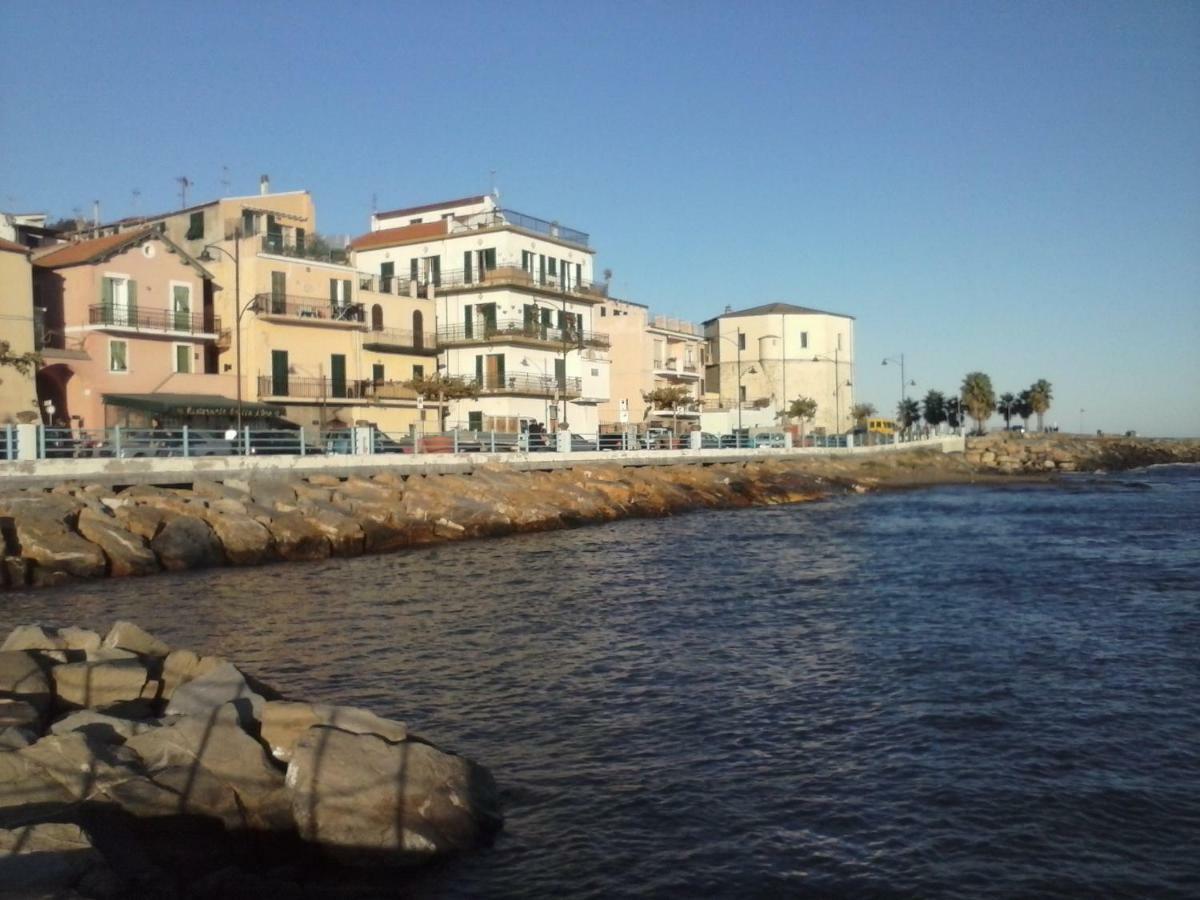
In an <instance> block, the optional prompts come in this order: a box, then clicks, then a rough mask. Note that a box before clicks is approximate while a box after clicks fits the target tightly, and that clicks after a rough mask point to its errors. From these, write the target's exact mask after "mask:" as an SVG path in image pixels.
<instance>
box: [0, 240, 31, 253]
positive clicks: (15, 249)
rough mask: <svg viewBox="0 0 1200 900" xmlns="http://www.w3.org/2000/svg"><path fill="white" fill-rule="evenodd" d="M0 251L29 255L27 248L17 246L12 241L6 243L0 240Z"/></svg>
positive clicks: (22, 245) (21, 245) (20, 245)
mask: <svg viewBox="0 0 1200 900" xmlns="http://www.w3.org/2000/svg"><path fill="white" fill-rule="evenodd" d="M0 250H7V251H8V252H9V253H24V254H26V255H29V248H28V247H26V246H25V245H24V244H17V243H14V242H12V241H6V240H4V238H0Z"/></svg>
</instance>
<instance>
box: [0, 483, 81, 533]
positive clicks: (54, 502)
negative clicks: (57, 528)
mask: <svg viewBox="0 0 1200 900" xmlns="http://www.w3.org/2000/svg"><path fill="white" fill-rule="evenodd" d="M83 505H84V504H83V501H82V500H77V499H75V498H74V497H69V496H65V495H62V494H47V493H44V492H42V491H28V492H24V493H20V494H3V495H0V517H4V518H12V519H22V518H39V519H49V520H51V521H54V522H57V523H58V524H59V525H62V526H63V527H68V526H71V525H74V524H75V517H76V516H77V515H79V510H80V509H82V508H83Z"/></svg>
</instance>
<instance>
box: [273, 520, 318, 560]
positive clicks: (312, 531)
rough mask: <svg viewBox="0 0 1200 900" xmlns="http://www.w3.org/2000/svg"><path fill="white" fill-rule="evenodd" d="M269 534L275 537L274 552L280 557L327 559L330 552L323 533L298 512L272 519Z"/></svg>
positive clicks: (290, 558) (288, 558)
mask: <svg viewBox="0 0 1200 900" xmlns="http://www.w3.org/2000/svg"><path fill="white" fill-rule="evenodd" d="M271 536H272V537H273V538H274V539H275V552H276V553H278V554H279V557H280V558H281V559H286V560H292V561H295V560H316V559H327V558H328V557H329V554H330V552H331V550H330V546H329V539H328V538H327V537H326V536H325V533H324V532H323V531H322V530H321V529H320V528H318V527H317V526H316V525H315V524H313V522H311V521H310V520H309V519H308V518H307V517H306V516H305V515H303V514H302V513H299V512H293V513H286V514H284V515H281V516H277V517H276V518H274V519H272V520H271Z"/></svg>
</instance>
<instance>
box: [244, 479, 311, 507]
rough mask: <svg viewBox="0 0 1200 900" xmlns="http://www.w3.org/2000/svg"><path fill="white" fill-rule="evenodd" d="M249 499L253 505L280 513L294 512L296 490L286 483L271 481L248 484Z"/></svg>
mask: <svg viewBox="0 0 1200 900" xmlns="http://www.w3.org/2000/svg"><path fill="white" fill-rule="evenodd" d="M250 497H251V499H253V500H254V502H255V503H258V504H260V505H262V506H265V507H267V508H268V509H271V510H274V511H276V512H280V513H288V512H295V511H296V510H297V509H299V508H300V507H299V506H298V504H297V502H296V490H295V488H293V487H292V486H291V485H290V484H288V483H287V482H286V481H281V480H276V479H271V480H261V481H253V482H251V483H250Z"/></svg>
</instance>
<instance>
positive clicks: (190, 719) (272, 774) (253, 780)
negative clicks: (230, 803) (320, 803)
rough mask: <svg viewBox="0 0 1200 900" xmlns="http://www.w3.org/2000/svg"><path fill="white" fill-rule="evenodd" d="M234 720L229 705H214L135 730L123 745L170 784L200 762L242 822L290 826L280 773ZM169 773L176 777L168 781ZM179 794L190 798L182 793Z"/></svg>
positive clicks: (181, 783) (154, 776)
mask: <svg viewBox="0 0 1200 900" xmlns="http://www.w3.org/2000/svg"><path fill="white" fill-rule="evenodd" d="M238 719H239V716H238V711H237V710H236V709H234V708H233V706H232V705H226V706H224V707H216V708H214V709H211V710H209V712H208V715H204V716H187V717H185V718H183V719H180V720H179V721H178V722H175V723H173V724H171V725H168V726H165V727H162V728H156V729H152V730H150V731H146V732H143V733H142V734H138V735H134V736H133V737H131V738H129V739H128V740H127V741H126V742H125V747H126V748H128V749H130V750H132V751H133V752H134V753H136V754H137V755H138V756H139V757H140V758H141V760H142V763H143V765H144V766H145V769H146V772H147V773H148V774H149V775H150V777H151V779H153V780H154V781H155V782H156V783H159V784H165V785H166V786H168V787H172V788H175V789H177V788H179V787H180V786H186V785H187V784H188V783H189V782H188V780H187V777H186V776H187V773H188V772H189V771H192V772H194V771H195V770H196V769H197V767H199V768H201V769H203V770H205V771H206V772H208V773H209V774H210V775H212V776H213V777H214V778H215V779H216V780H217V781H219V782H221V783H223V784H225V785H228V786H229V787H230V788H231V789H232V790H233V792H234V794H235V797H234V802H235V804H236V805H235V806H234V807H233V809H234V810H237V809H238V808H239V807H240V808H241V809H242V810H243V811H244V815H245V822H244V823H243V824H244V825H245V826H246V827H250V828H255V829H263V830H272V829H286V828H289V827H290V826H291V822H292V817H291V811H290V806H291V803H290V800H289V798H288V795H287V790H286V787H285V784H284V777H283V773H282V772H281V771H280V770H279V769H277V768H276V767H275V766H274V765H273V764H272V763H271V760H270V757H268V756H267V754H266V751H264V750H263V748H262V745H260V744H259V743H258V741H256V740H254V738H252V737H250V735H248V734H246V732H244V731H243V730H242V729H241V728H240V727H239V724H238ZM172 772H174V773H176V775H177V776H178V777H179V778H180V779H181V780H180V781H178V782H175V781H172V780H171V775H170V774H169V773H172ZM184 799H185V800H191V799H192V798H191V797H188V796H187V795H186V794H185V795H184ZM223 818H224V817H223Z"/></svg>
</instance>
